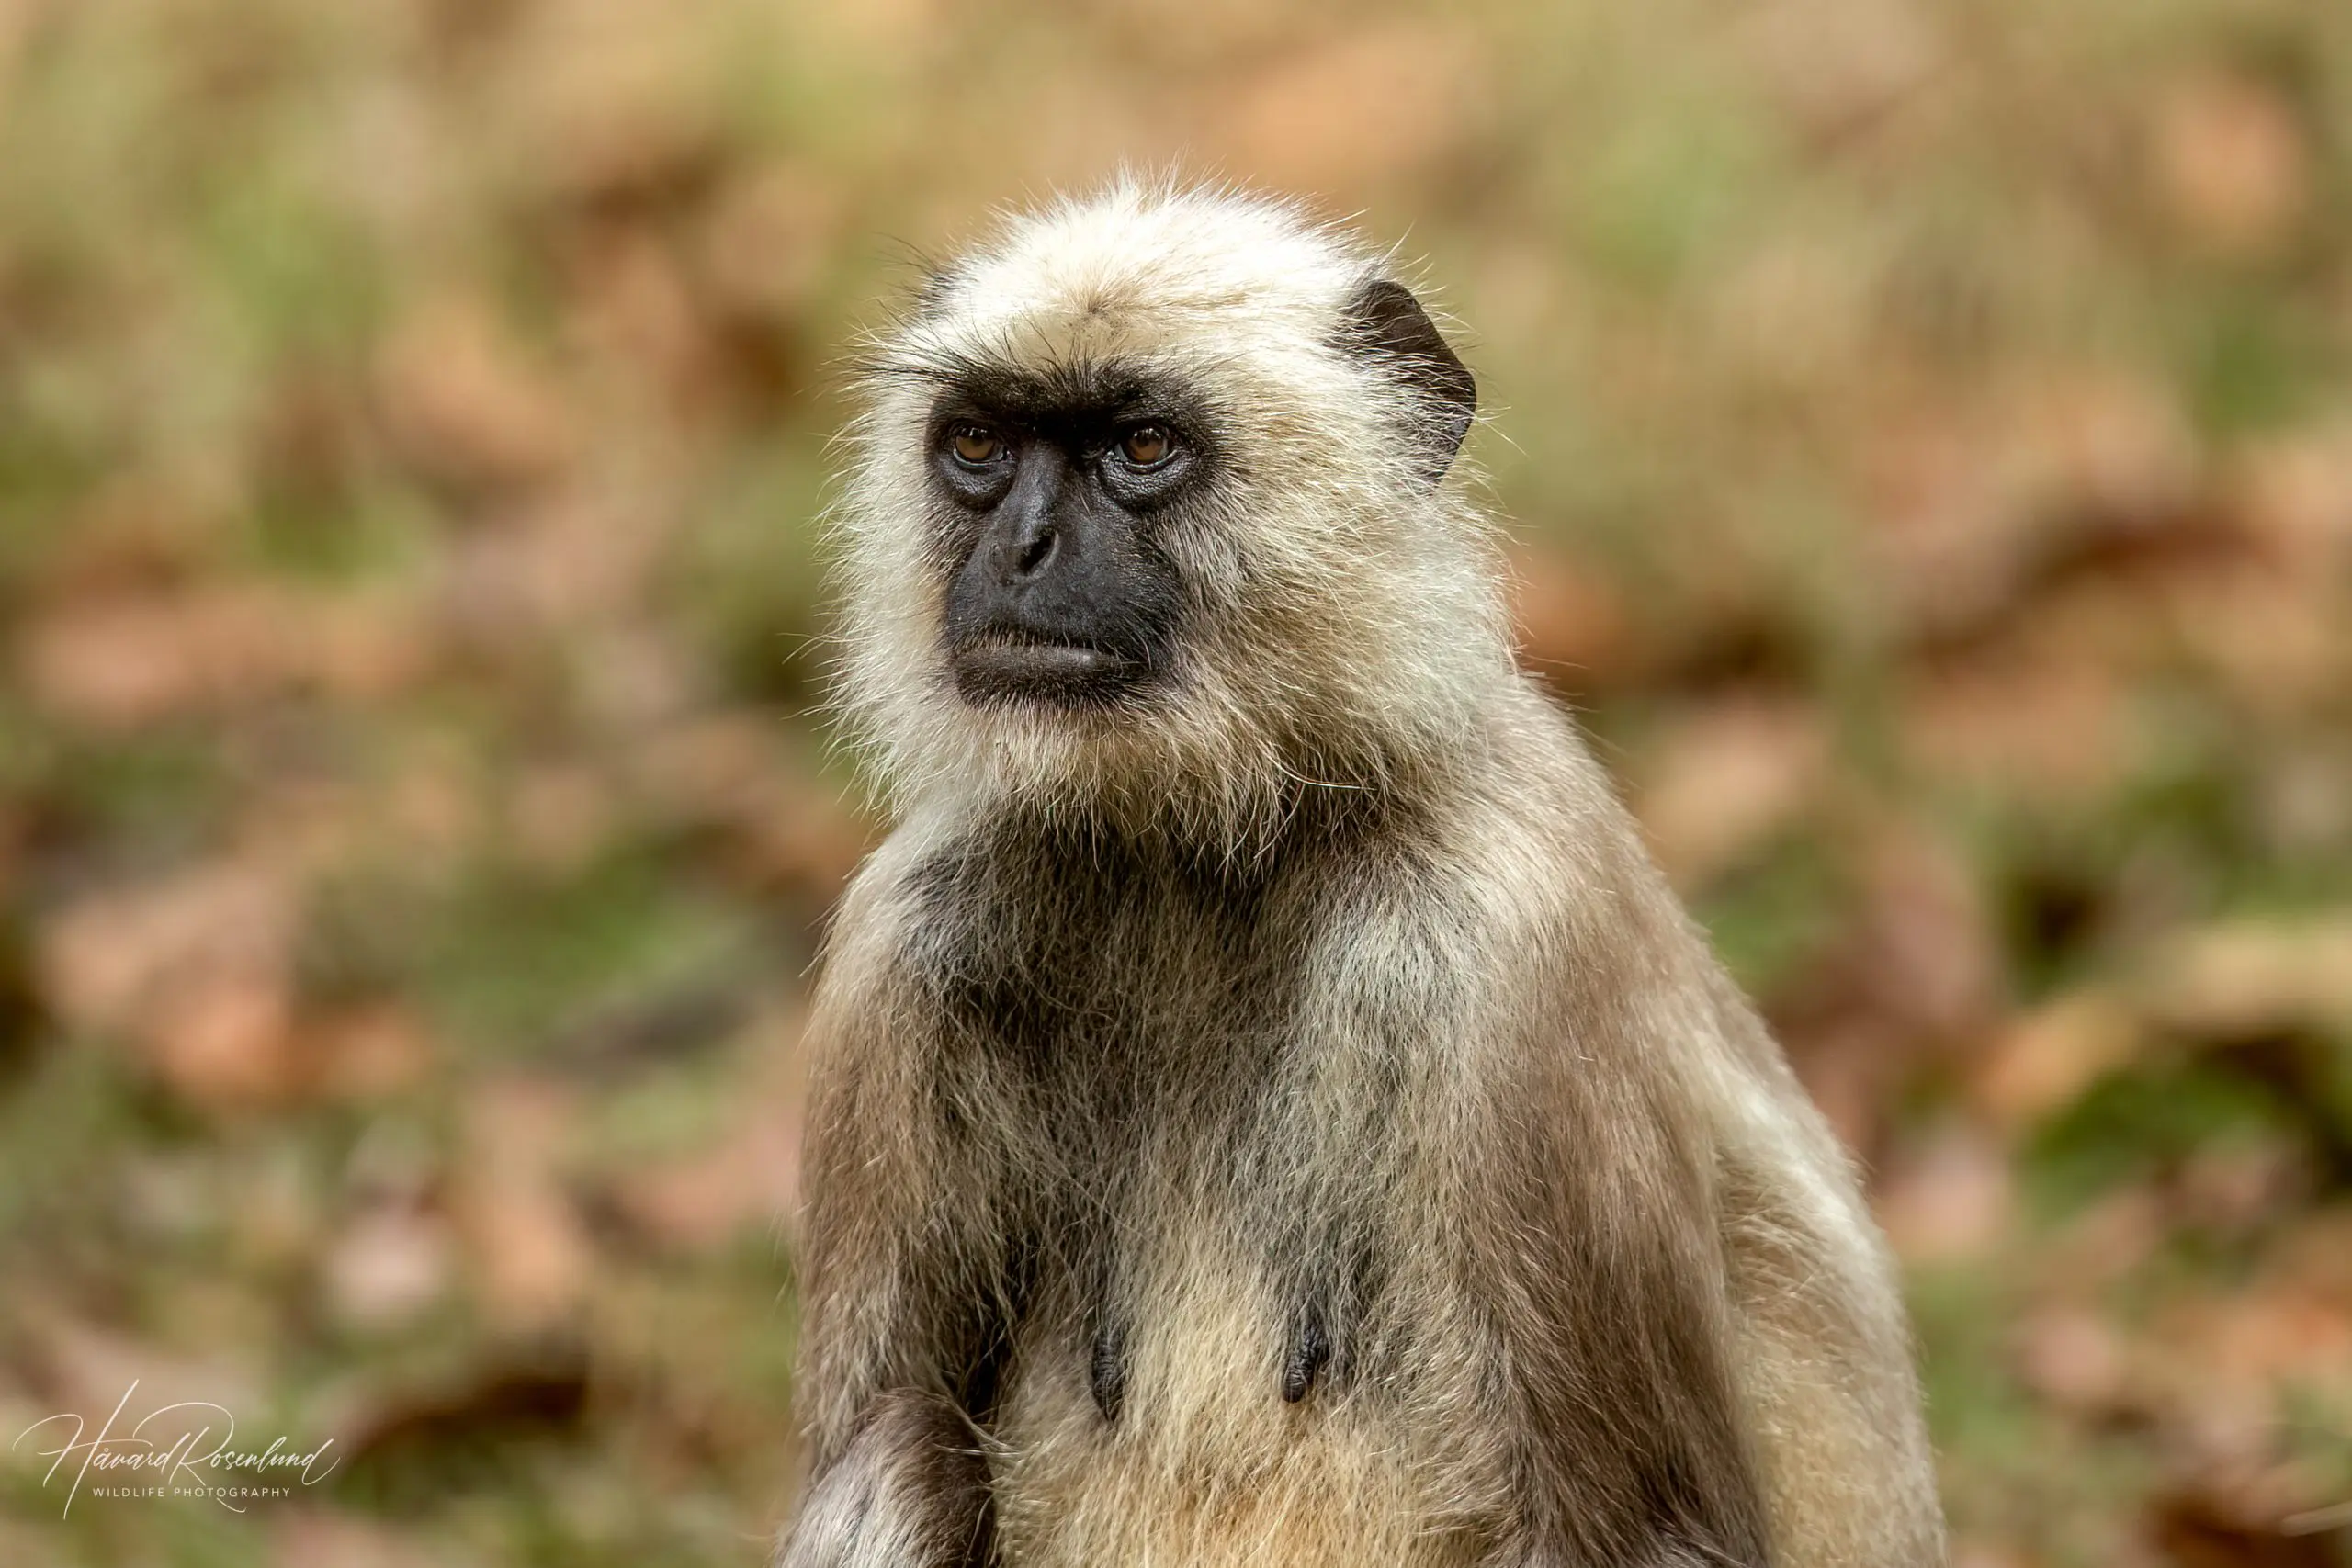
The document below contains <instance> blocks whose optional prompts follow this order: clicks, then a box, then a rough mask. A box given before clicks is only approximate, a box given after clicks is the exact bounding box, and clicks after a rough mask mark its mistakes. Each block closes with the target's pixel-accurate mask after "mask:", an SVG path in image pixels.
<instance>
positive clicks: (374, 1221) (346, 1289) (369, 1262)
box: [322, 1202, 456, 1331]
mask: <svg viewBox="0 0 2352 1568" xmlns="http://www.w3.org/2000/svg"><path fill="white" fill-rule="evenodd" d="M455 1254H456V1248H455V1247H454V1246H453V1245H452V1244H451V1240H450V1235H449V1226H448V1224H447V1221H445V1220H443V1219H442V1218H441V1216H440V1215H439V1214H437V1213H434V1212H433V1211H432V1210H431V1209H429V1208H425V1207H423V1206H419V1205H413V1204H407V1203H400V1202H386V1203H379V1204H373V1205H371V1206H370V1207H368V1209H367V1210H366V1211H364V1212H363V1213H360V1214H359V1215H358V1216H356V1218H355V1219H353V1220H352V1221H350V1222H349V1223H348V1224H345V1225H344V1226H343V1228H342V1229H341V1230H340V1231H339V1232H338V1233H337V1234H336V1237H335V1241H334V1246H333V1247H330V1248H329V1249H328V1252H327V1255H326V1257H325V1258H324V1259H323V1260H322V1276H323V1277H322V1285H323V1286H324V1291H325V1299H326V1304H327V1306H328V1308H329V1309H330V1310H331V1311H332V1312H333V1313H334V1315H335V1317H336V1318H338V1319H339V1320H341V1321H342V1322H343V1323H345V1324H346V1325H350V1326H352V1327H354V1328H357V1329H360V1330H363V1331H377V1330H383V1329H388V1328H392V1327H396V1326H398V1325H401V1324H402V1323H405V1322H408V1321H410V1320H411V1319H413V1318H414V1317H416V1316H418V1315H419V1314H423V1313H424V1312H426V1311H428V1310H429V1309H431V1308H432V1307H433V1306H435V1305H436V1304H437V1303H440V1302H441V1301H442V1299H443V1298H444V1297H446V1296H447V1294H448V1292H449V1286H450V1283H451V1280H452V1278H453V1274H454V1269H453V1263H454V1260H455Z"/></svg>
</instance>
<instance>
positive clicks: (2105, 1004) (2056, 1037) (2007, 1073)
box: [1973, 990, 2144, 1131]
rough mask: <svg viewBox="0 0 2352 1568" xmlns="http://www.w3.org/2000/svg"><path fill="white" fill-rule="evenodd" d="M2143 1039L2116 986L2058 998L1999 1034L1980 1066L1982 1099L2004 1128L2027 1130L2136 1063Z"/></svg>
mask: <svg viewBox="0 0 2352 1568" xmlns="http://www.w3.org/2000/svg"><path fill="white" fill-rule="evenodd" d="M2143 1039H2144V1035H2143V1030H2142V1029H2141V1026H2140V1021H2139V1018H2138V1016H2137V1015H2136V1013H2135V1012H2134V1011H2133V1010H2132V1009H2131V1008H2130V1007H2129V1006H2127V1005H2125V1003H2124V1002H2123V1001H2122V1000H2121V998H2118V997H2117V996H2115V995H2113V994H2112V993H2110V992H2107V991H2102V990H2081V991H2075V992H2070V993H2068V994H2067V995H2065V996H2062V997H2058V998H2053V999H2052V1000H2051V1001H2048V1002H2046V1003H2044V1004H2043V1005H2041V1007H2039V1008H2036V1009H2035V1010H2033V1011H2031V1012H2030V1013H2027V1014H2025V1015H2023V1016H2022V1017H2019V1018H2018V1019H2015V1020H2013V1021H2011V1022H2010V1023H2009V1024H2008V1025H2007V1027H2006V1028H2004V1029H2003V1030H2002V1031H2001V1032H2000V1033H1999V1035H1998V1036H1997V1037H1996V1039H1995V1040H1994V1042H1993V1045H1992V1049H1991V1050H1990V1051H1989V1052H1988V1053H1987V1054H1986V1055H1985V1058H1984V1060H1983V1061H1981V1062H1980V1063H1979V1064H1977V1066H1976V1068H1975V1071H1974V1075H1973V1077H1974V1079H1975V1090H1976V1100H1977V1103H1978V1104H1980V1105H1982V1106H1983V1107H1984V1108H1985V1111H1988V1112H1990V1113H1991V1114H1992V1116H1993V1117H1994V1118H1995V1120H1996V1121H1997V1122H2000V1124H2001V1125H2003V1126H2004V1127H2007V1128H2009V1129H2011V1130H2013V1131H2014V1130H2017V1129H2020V1128H2023V1127H2025V1126H2027V1125H2029V1124H2030V1123H2032V1122H2037V1121H2039V1120H2040V1119H2041V1118H2042V1117H2044V1116H2047V1115H2048V1114H2050V1112H2052V1111H2056V1110H2059V1109H2061V1108H2062V1107H2064V1106H2065V1105H2067V1104H2069V1103H2070V1102H2072V1101H2073V1100H2075V1097H2076V1096H2078V1095H2080V1094H2081V1093H2082V1092H2083V1091H2084V1090H2085V1089H2088V1088H2089V1087H2090V1086H2091V1085H2092V1084H2093V1083H2095V1082H2097V1081H2098V1078H2099V1077H2100V1076H2101V1075H2103V1074H2105V1073H2107V1072H2109V1071H2110V1070H2111V1069H2113V1068H2115V1067H2118V1066H2122V1065H2123V1064H2125V1063H2126V1062H2129V1061H2130V1060H2131V1058H2132V1057H2133V1056H2134V1055H2137V1054H2138V1052H2139V1051H2140V1049H2141V1047H2142V1044H2143Z"/></svg>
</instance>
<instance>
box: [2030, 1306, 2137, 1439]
mask: <svg viewBox="0 0 2352 1568" xmlns="http://www.w3.org/2000/svg"><path fill="white" fill-rule="evenodd" d="M2017 1362H2018V1375H2019V1376H2020V1377H2021V1378H2022V1379H2023V1381H2024V1382H2025V1385H2026V1387H2028V1388H2030V1389H2031V1390H2032V1391H2033V1392H2034V1393H2037V1394H2039V1395H2040V1396H2041V1398H2043V1399H2046V1400H2048V1401H2050V1402H2051V1403H2052V1404H2055V1405H2057V1406H2058V1407H2059V1408H2061V1409H2063V1410H2067V1411H2071V1412H2074V1413H2075V1414H2077V1415H2086V1416H2105V1415H2108V1414H2110V1413H2112V1412H2114V1411H2115V1410H2117V1409H2118V1408H2119V1407H2120V1406H2121V1405H2122V1404H2124V1402H2125V1398H2126V1394H2127V1392H2128V1387H2129V1381H2130V1375H2131V1367H2130V1357H2129V1354H2128V1352H2127V1349H2126V1347H2125V1345H2124V1343H2123V1340H2122V1337H2120V1335H2118V1334H2117V1333H2116V1331H2115V1328H2114V1326H2113V1325H2111V1324H2109V1322H2108V1320H2107V1318H2106V1317H2105V1316H2104V1315H2103V1314H2099V1313H2098V1312H2094V1311H2090V1310H2088V1309H2086V1308H2082V1307H2075V1306H2059V1307H2052V1308H2048V1309H2045V1310H2043V1311H2041V1312H2037V1313H2035V1314H2033V1315H2031V1316H2030V1317H2029V1318H2027V1319H2026V1320H2025V1322H2024V1323H2023V1324H2022V1325H2020V1326H2019V1328H2018V1339H2017Z"/></svg>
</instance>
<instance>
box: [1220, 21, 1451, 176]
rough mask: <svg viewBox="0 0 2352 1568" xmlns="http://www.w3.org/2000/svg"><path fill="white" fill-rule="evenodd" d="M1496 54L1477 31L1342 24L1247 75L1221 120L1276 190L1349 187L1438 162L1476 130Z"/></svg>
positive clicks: (1226, 136)
mask: <svg viewBox="0 0 2352 1568" xmlns="http://www.w3.org/2000/svg"><path fill="white" fill-rule="evenodd" d="M1486 78H1487V62H1486V61H1485V59H1484V58H1483V56H1482V53H1481V51H1480V50H1479V48H1478V46H1477V43H1476V39H1475V38H1474V37H1473V35H1471V34H1470V33H1469V32H1467V31H1465V30H1464V29H1463V28H1459V27H1453V26H1447V25H1443V24H1440V23H1435V22H1430V21H1397V22H1391V23H1387V24H1385V25H1379V26H1374V27H1370V28H1359V29H1355V30H1353V31H1349V32H1344V33H1342V34H1340V36H1339V37H1338V38H1337V39H1334V40H1333V41H1330V42H1328V43H1324V44H1322V45H1320V46H1319V47H1317V48H1316V49H1314V50H1311V51H1307V52H1306V53H1302V54H1299V55H1295V56H1294V57H1292V58H1290V59H1288V60H1285V61H1283V62H1281V63H1279V64H1277V65H1274V66H1272V67H1271V68H1269V69H1267V70H1265V71H1262V72H1261V73H1258V74H1257V76H1256V77H1255V78H1254V79H1253V80H1251V81H1250V82H1249V83H1247V84H1245V85H1243V87H1242V88H1241V90H1240V93H1239V95H1238V98H1237V101H1236V102H1235V103H1234V105H1233V107H1232V110H1231V113H1230V114H1229V115H1227V116H1224V117H1220V119H1219V126H1218V129H1219V131H1220V133H1221V136H1222V139H1223V141H1224V144H1225V147H1226V149H1227V153H1228V155H1229V156H1230V157H1231V159H1232V161H1233V164H1234V166H1235V167H1237V168H1243V169H1248V170H1250V172H1251V174H1252V175H1253V176H1254V177H1255V178H1258V179H1261V180H1263V181H1264V182H1266V183H1267V184H1268V185H1270V186H1273V187H1275V188H1277V189H1287V190H1296V191H1309V192H1315V193H1318V194H1321V195H1324V196H1332V197H1352V196H1356V195H1360V194H1362V193H1363V192H1364V191H1366V190H1367V189H1369V188H1370V187H1372V186H1374V185H1376V184H1378V183H1379V182H1380V181H1382V180H1385V179H1389V178H1393V177H1395V176H1397V175H1410V174H1424V173H1428V172H1430V171H1432V170H1434V169H1436V168H1437V167H1439V166H1440V165H1442V163H1443V162H1444V161H1445V160H1446V159H1447V158H1448V157H1449V156H1451V155H1453V153H1454V152H1456V151H1457V150H1458V149H1460V148H1461V147H1462V146H1463V144H1464V142H1465V141H1468V140H1469V138H1470V137H1471V136H1472V135H1473V134H1475V131H1476V122H1477V118H1478V115H1479V112H1480V108H1481V104H1482V98H1481V92H1482V89H1483V87H1484V86H1485V85H1486Z"/></svg>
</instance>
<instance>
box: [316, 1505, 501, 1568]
mask: <svg viewBox="0 0 2352 1568" xmlns="http://www.w3.org/2000/svg"><path fill="white" fill-rule="evenodd" d="M270 1550H271V1558H272V1561H273V1562H274V1563H275V1564H276V1565H277V1568H456V1563H453V1562H452V1560H451V1558H450V1557H449V1556H448V1555H447V1547H446V1546H445V1544H444V1543H443V1542H441V1541H440V1540H428V1539H424V1538H420V1537H419V1536H418V1534H417V1533H416V1532H415V1531H414V1530H413V1529H412V1528H408V1527H405V1526H395V1525H390V1524H387V1523H385V1522H383V1521H381V1520H379V1519H374V1518H368V1517H364V1516H361V1515H357V1514H345V1513H334V1512H330V1511H328V1510H326V1509H324V1508H313V1507H304V1508H300V1509H295V1510H290V1511H287V1512H283V1513H279V1514H277V1515H275V1516H274V1517H272V1520H271V1524H270ZM464 1561H466V1560H465V1559H462V1558H461V1559H458V1560H457V1562H464Z"/></svg>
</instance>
